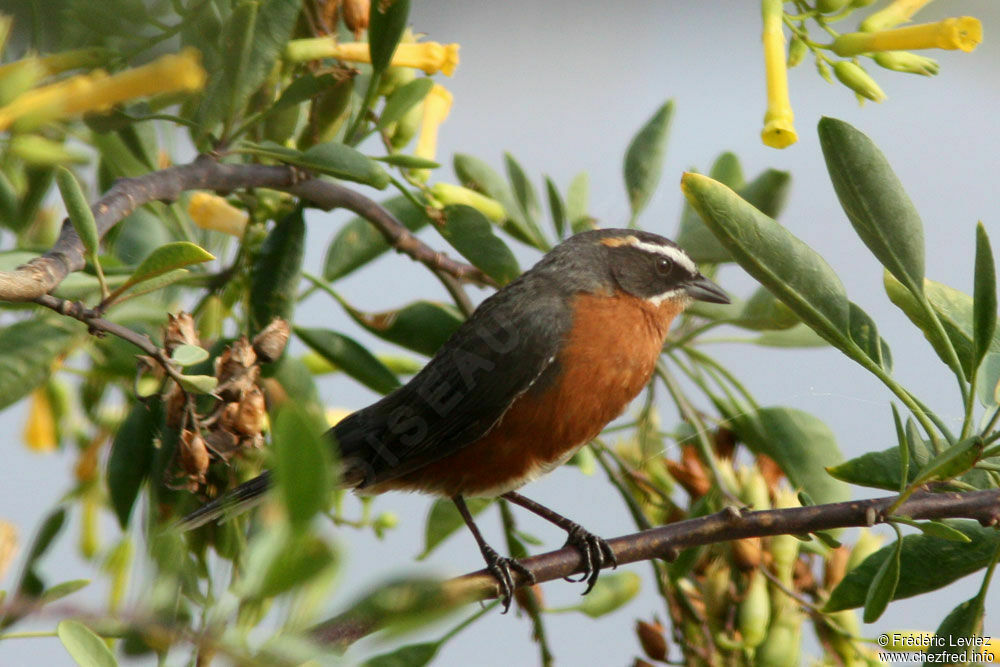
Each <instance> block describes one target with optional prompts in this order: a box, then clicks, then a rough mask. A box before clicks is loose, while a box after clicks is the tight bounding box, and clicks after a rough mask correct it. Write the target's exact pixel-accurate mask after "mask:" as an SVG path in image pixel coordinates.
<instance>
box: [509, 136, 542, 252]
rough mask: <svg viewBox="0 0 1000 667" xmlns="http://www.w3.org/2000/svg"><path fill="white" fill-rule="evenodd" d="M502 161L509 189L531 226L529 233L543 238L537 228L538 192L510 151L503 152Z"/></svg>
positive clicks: (539, 207) (537, 237)
mask: <svg viewBox="0 0 1000 667" xmlns="http://www.w3.org/2000/svg"><path fill="white" fill-rule="evenodd" d="M503 162H504V166H505V167H506V168H507V178H508V179H509V180H510V185H511V189H512V190H513V192H514V196H515V197H516V198H517V204H518V206H519V207H520V208H521V213H523V214H524V219H525V221H526V222H527V223H528V226H529V227H530V228H531V233H532V234H533V235H534V237H535V238H536V239H539V240H541V239H543V238H544V237H543V236H542V230H541V229H539V228H538V216H539V215H541V206H540V205H539V203H538V193H536V192H535V187H534V186H533V185H532V184H531V179H530V178H528V175H527V174H526V173H525V172H524V169H523V168H522V167H521V165H520V164H519V163H518V161H517V160H515V159H514V156H513V155H511V154H510V153H504V154H503ZM546 246H547V244H546Z"/></svg>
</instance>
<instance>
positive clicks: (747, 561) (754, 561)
mask: <svg viewBox="0 0 1000 667" xmlns="http://www.w3.org/2000/svg"><path fill="white" fill-rule="evenodd" d="M730 547H731V549H732V552H733V564H734V565H735V566H736V567H737V569H739V570H740V571H741V572H747V571H748V570H754V569H756V568H757V567H758V566H759V565H760V558H761V542H760V538H759V537H745V538H743V539H742V540H733V541H732V542H730Z"/></svg>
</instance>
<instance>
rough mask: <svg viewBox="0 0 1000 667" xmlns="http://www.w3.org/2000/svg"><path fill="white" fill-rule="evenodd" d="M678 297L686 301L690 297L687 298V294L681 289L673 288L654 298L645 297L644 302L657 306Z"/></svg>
mask: <svg viewBox="0 0 1000 667" xmlns="http://www.w3.org/2000/svg"><path fill="white" fill-rule="evenodd" d="M680 296H682V297H684V298H687V299H690V298H691V297H690V296H688V294H687V292H686V291H685V290H684V288H683V287H675V288H674V289H671V290H667V291H666V292H664V293H663V294H657V295H656V296H650V297H646V301H648V302H650V303H651V304H653V305H654V306H659V305H660V304H662V303H663V302H664V301H666V300H667V299H675V298H677V297H680Z"/></svg>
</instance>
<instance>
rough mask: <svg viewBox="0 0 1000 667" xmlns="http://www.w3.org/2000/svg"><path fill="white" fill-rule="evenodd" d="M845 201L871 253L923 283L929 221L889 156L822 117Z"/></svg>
mask: <svg viewBox="0 0 1000 667" xmlns="http://www.w3.org/2000/svg"><path fill="white" fill-rule="evenodd" d="M819 140H820V145H821V146H822V147H823V157H824V158H826V169H827V171H828V172H829V173H830V180H831V181H833V188H834V190H836V192H837V198H838V199H840V205H841V207H842V208H843V209H844V212H845V213H846V214H847V217H848V218H849V219H850V221H851V225H853V226H854V230H855V231H856V232H857V234H858V236H860V237H861V240H862V241H864V243H865V245H866V246H868V249H869V250H871V251H872V254H873V255H875V257H876V258H877V259H878V260H879V262H881V263H882V266H884V267H885V268H886V269H888V270H889V272H890V273H892V274H893V275H894V276H895V277H896V279H897V280H899V281H900V282H901V283H903V284H904V285H905V286H906V288H907V289H908V290H910V292H911V293H913V294H920V293H921V292H922V291H923V286H924V227H923V223H922V222H921V221H920V215H919V214H918V213H917V209H916V207H915V206H914V205H913V202H912V201H910V198H909V197H908V196H907V194H906V191H905V190H904V189H903V184H902V183H900V182H899V179H898V178H897V177H896V174H895V172H893V170H892V167H890V166H889V161H888V160H886V159H885V156H884V155H883V154H882V152H881V151H880V150H879V149H878V148H877V147H876V146H875V144H874V143H873V142H872V140H871V139H869V138H868V137H867V136H865V135H864V134H863V133H861V132H859V131H858V130H857V129H855V128H854V127H852V126H851V125H849V124H848V123H845V122H844V121H842V120H837V119H835V118H823V119H822V120H820V122H819Z"/></svg>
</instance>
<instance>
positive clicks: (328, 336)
mask: <svg viewBox="0 0 1000 667" xmlns="http://www.w3.org/2000/svg"><path fill="white" fill-rule="evenodd" d="M295 335H297V336H298V337H299V338H300V339H302V342H303V343H305V344H306V345H308V346H309V347H310V348H312V349H313V350H315V351H316V352H318V353H319V354H320V355H322V356H323V357H324V358H325V359H326V360H327V361H329V362H330V363H332V364H334V365H335V366H337V367H338V368H340V369H341V370H343V371H344V372H345V373H347V374H348V375H350V376H351V377H352V378H354V379H355V380H357V381H358V382H360V383H361V384H363V385H365V386H366V387H368V388H370V389H372V390H374V391H377V392H379V393H380V394H388V393H389V392H391V391H392V390H394V389H396V388H397V387H399V386H400V383H399V379H398V378H397V377H396V376H395V375H394V374H393V373H392V371H390V370H389V369H388V368H386V367H385V364H383V363H382V362H381V361H379V360H378V359H376V358H375V356H374V355H372V353H371V352H369V351H368V350H367V349H365V348H364V347H362V346H361V345H360V344H359V343H358V342H357V341H355V340H353V339H351V338H348V337H347V336H345V335H343V334H339V333H337V332H335V331H330V330H329V329H307V328H305V327H295Z"/></svg>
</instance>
